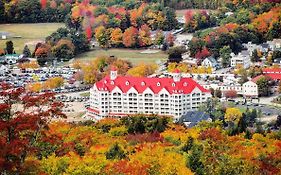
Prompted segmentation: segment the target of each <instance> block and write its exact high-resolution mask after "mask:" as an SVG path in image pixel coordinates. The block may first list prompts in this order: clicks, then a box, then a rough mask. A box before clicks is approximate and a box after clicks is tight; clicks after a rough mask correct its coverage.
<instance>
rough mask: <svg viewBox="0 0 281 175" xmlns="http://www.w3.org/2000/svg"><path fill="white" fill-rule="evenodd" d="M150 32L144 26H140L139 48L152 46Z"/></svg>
mask: <svg viewBox="0 0 281 175" xmlns="http://www.w3.org/2000/svg"><path fill="white" fill-rule="evenodd" d="M150 30H151V29H150V28H149V27H148V25H146V24H144V25H142V26H141V28H140V29H139V46H141V47H144V46H149V45H151V44H152V41H151V36H150Z"/></svg>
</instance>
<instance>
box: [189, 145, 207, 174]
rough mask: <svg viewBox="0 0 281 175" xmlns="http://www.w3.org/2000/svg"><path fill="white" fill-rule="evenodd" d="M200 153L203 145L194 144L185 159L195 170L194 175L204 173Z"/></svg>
mask: <svg viewBox="0 0 281 175" xmlns="http://www.w3.org/2000/svg"><path fill="white" fill-rule="evenodd" d="M202 154H203V147H202V146H201V145H194V146H193V147H192V149H191V154H189V156H188V159H187V166H188V167H189V168H190V169H191V170H192V171H193V172H195V174H196V175H203V174H204V164H203V162H202V160H201V157H202Z"/></svg>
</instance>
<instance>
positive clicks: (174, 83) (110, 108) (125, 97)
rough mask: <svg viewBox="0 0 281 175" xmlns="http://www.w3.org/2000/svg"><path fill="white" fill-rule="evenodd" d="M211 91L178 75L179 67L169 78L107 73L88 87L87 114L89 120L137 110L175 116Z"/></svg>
mask: <svg viewBox="0 0 281 175" xmlns="http://www.w3.org/2000/svg"><path fill="white" fill-rule="evenodd" d="M210 97H211V94H210V92H209V91H208V90H206V89H205V88H203V87H202V86H200V85H199V84H198V83H197V82H195V81H194V80H193V79H191V78H182V77H181V74H180V73H179V71H176V72H175V73H174V74H173V78H167V77H166V78H156V77H144V78H139V77H129V76H118V75H117V70H115V69H112V70H111V72H110V76H107V77H105V78H103V79H102V80H101V81H99V82H97V83H95V85H94V86H93V87H92V88H91V89H90V108H88V116H89V117H91V118H92V119H93V120H99V119H102V118H104V117H122V116H127V115H133V114H138V113H143V114H158V115H167V116H173V117H174V119H179V118H180V117H181V116H183V115H184V114H186V113H187V112H188V111H191V110H195V109H197V108H198V107H199V106H200V105H201V104H202V103H204V102H206V101H207V99H208V98H210Z"/></svg>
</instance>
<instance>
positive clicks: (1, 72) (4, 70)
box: [0, 65, 9, 75]
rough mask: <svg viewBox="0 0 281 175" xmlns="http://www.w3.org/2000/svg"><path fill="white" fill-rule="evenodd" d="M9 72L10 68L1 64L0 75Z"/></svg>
mask: <svg viewBox="0 0 281 175" xmlns="http://www.w3.org/2000/svg"><path fill="white" fill-rule="evenodd" d="M8 72H9V69H8V68H7V67H6V66H4V65H1V66H0V75H3V74H5V73H8Z"/></svg>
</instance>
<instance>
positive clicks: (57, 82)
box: [44, 77, 64, 89]
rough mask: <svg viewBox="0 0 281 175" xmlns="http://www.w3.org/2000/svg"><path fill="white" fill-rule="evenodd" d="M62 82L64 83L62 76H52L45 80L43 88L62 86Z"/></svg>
mask: <svg viewBox="0 0 281 175" xmlns="http://www.w3.org/2000/svg"><path fill="white" fill-rule="evenodd" d="M63 84H64V79H63V78H62V77H53V78H49V79H48V80H47V81H45V83H44V88H46V89H55V88H58V87H61V86H63Z"/></svg>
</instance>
